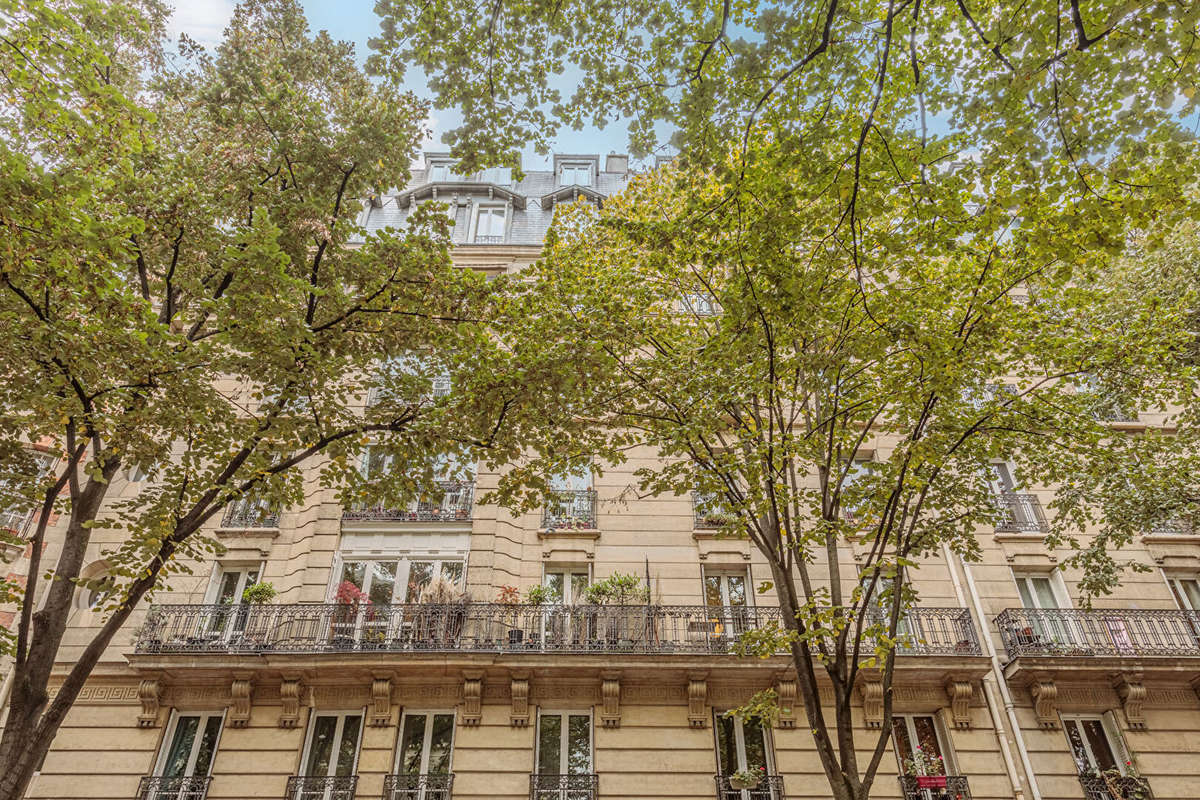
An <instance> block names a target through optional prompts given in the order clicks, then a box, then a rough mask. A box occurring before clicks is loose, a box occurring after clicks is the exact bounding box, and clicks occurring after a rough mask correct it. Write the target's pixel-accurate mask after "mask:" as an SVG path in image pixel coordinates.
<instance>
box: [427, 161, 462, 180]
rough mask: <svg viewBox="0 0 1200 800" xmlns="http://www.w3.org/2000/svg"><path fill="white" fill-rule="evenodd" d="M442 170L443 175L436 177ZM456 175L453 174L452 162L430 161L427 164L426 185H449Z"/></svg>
mask: <svg viewBox="0 0 1200 800" xmlns="http://www.w3.org/2000/svg"><path fill="white" fill-rule="evenodd" d="M442 169H444V170H445V171H446V172H445V175H444V176H440V177H439V176H438V172H437V171H438V170H442ZM456 177H458V176H457V175H455V174H454V162H453V161H446V160H438V161H430V162H429V180H428V181H426V182H427V183H449V182H451V181H453V180H454V179H455V178H456Z"/></svg>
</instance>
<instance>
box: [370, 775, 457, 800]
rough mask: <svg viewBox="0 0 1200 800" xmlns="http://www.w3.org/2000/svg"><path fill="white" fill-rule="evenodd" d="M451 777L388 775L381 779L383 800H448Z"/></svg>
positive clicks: (452, 777) (451, 785)
mask: <svg viewBox="0 0 1200 800" xmlns="http://www.w3.org/2000/svg"><path fill="white" fill-rule="evenodd" d="M452 788H454V776H453V775H449V774H446V775H434V774H425V775H388V776H387V777H386V778H384V779H383V800H450V790H451V789H452Z"/></svg>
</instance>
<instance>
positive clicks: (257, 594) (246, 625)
mask: <svg viewBox="0 0 1200 800" xmlns="http://www.w3.org/2000/svg"><path fill="white" fill-rule="evenodd" d="M277 594H278V592H276V591H275V586H274V585H273V584H272V583H270V582H269V581H262V582H260V583H252V584H250V585H249V586H247V587H246V588H245V589H243V590H242V597H241V600H242V602H241V603H239V604H237V605H235V606H233V607H232V608H231V609H230V610H229V612H228V613H230V614H231V616H232V623H233V624H232V632H233V633H239V632H240V634H241V635H240V637H235V638H238V639H240V643H241V645H242V646H244V647H254V648H258V649H262V648H265V647H267V643H268V640H269V639H270V636H269V635H268V634H269V632H270V617H269V615H268V614H267V613H258V612H256V611H254V610H251V609H249V608H247V606H262V605H267V604H269V603H270V602H271V601H273V600H274V599H275V596H276V595H277ZM222 623H223V624H222V625H221V628H222V630H229V628H228V624H229V623H228V622H227V621H224V620H223V621H222ZM222 638H223V637H222V636H221V635H220V633H218V634H217V636H216V637H215V638H214V641H212V642H209V646H210V647H211V646H213V645H214V644H216V643H219V642H220V641H221V640H222ZM235 644H236V642H235Z"/></svg>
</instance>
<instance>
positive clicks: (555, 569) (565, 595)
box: [541, 564, 593, 606]
mask: <svg viewBox="0 0 1200 800" xmlns="http://www.w3.org/2000/svg"><path fill="white" fill-rule="evenodd" d="M553 575H557V576H560V577H561V578H562V593H561V596H560V598H559V599H558V600H557V601H554V602H558V603H560V604H561V605H565V606H570V605H579V604H581V603H582V602H583V601H582V597H581V596H582V594H583V592H580V593H579V595H580V596H576V591H575V588H574V584H575V582H574V580H572V579H573V578H575V577H578V576H580V575H582V576H583V578H584V589H583V591H586V590H587V587H588V586H591V585H592V580H593V576H592V568H591V565H590V564H589V565H585V566H582V567H580V566H554V565H551V564H543V565H542V584H541V585H542V586H545V587H546V588H547V589H549V588H550V582H549V581H550V577H551V576H553Z"/></svg>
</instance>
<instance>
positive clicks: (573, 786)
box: [529, 775, 600, 800]
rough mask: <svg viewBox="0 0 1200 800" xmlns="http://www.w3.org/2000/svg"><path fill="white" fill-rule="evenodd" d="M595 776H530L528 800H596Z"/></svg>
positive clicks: (598, 786)
mask: <svg viewBox="0 0 1200 800" xmlns="http://www.w3.org/2000/svg"><path fill="white" fill-rule="evenodd" d="M599 792H600V778H599V777H598V776H596V775H530V776H529V800H596V798H597V797H598V796H599Z"/></svg>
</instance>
